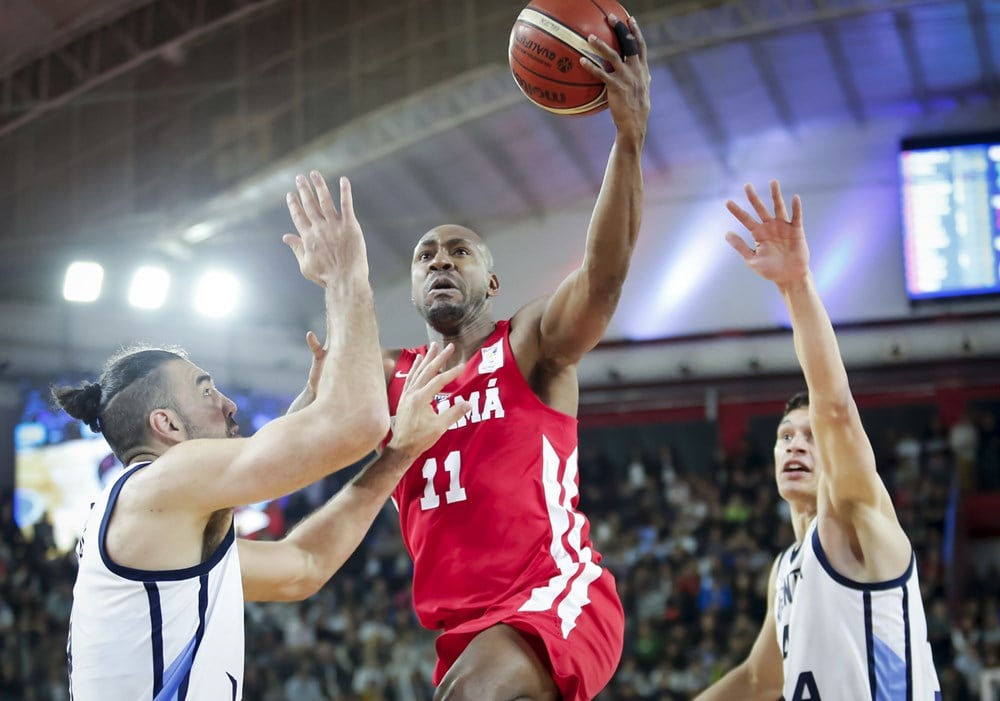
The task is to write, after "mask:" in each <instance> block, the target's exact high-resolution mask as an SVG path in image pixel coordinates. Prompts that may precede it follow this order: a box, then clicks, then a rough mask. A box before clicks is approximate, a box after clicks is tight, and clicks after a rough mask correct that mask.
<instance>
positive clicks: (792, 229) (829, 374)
mask: <svg viewBox="0 0 1000 701" xmlns="http://www.w3.org/2000/svg"><path fill="white" fill-rule="evenodd" d="M746 194H747V198H748V200H749V202H750V204H751V206H752V207H753V209H754V211H755V212H756V214H757V217H759V221H758V219H757V218H755V217H753V216H752V215H751V214H749V213H748V212H746V211H744V210H743V209H742V208H740V207H739V206H738V205H736V204H735V203H734V202H732V201H730V202H728V203H727V207H728V208H729V211H730V212H731V213H732V214H733V215H734V216H735V217H736V218H737V219H738V220H739V221H740V223H742V224H743V225H744V226H745V227H746V228H747V229H748V230H749V231H750V234H751V236H752V237H753V239H754V241H755V244H756V245H755V247H753V248H751V247H750V246H749V245H748V244H747V243H746V242H745V241H744V240H743V239H742V238H741V237H740V236H738V235H736V234H734V233H732V232H730V233H728V234H727V235H726V240H727V241H728V242H729V244H730V245H731V246H732V247H733V248H734V249H736V251H737V252H738V253H739V254H740V255H741V256H742V257H743V260H744V261H745V262H746V264H747V266H748V267H749V268H750V269H751V270H753V271H754V272H755V273H757V274H758V275H760V276H761V277H763V278H764V279H765V280H770V281H771V282H773V283H774V284H775V285H777V287H778V290H779V292H780V293H781V296H782V297H783V298H784V300H785V304H786V306H787V308H788V313H789V316H790V317H791V323H792V332H793V339H794V343H795V353H796V355H797V357H798V360H799V363H800V365H801V366H802V370H803V373H804V375H805V380H806V386H807V387H808V394H805V393H803V394H800V395H796V396H795V397H793V398H792V400H791V401H789V403H788V405H787V407H786V411H785V414H784V416H783V417H782V419H781V422H780V423H779V425H778V431H777V440H776V441H775V446H774V463H775V473H776V475H775V477H776V480H777V483H778V491H779V493H780V494H781V497H782V498H783V499H784V500H785V501H787V502H788V504H789V506H790V507H791V512H792V526H793V528H794V530H795V540H796V542H795V544H794V545H793V546H791V547H790V548H788V550H786V551H785V552H783V553H782V554H781V555H780V556H779V557H778V558H777V560H776V561H775V564H774V567H773V569H772V571H771V579H770V585H769V587H768V609H767V616H766V618H765V620H764V625H763V627H762V628H761V631H760V634H759V635H758V637H757V640H756V642H755V643H754V646H753V648H752V650H751V651H750V655H749V656H748V657H747V659H746V660H745V661H744V662H743V663H742V664H740V665H739V666H737V667H736V668H735V669H733V670H732V671H730V672H729V673H728V674H727V675H726V676H724V677H723V678H722V679H720V680H719V681H718V682H716V683H715V684H713V685H712V686H711V687H710V688H709V689H707V690H706V691H704V692H703V693H702V694H701V695H699V696H698V697H697V699H696V701H713V700H715V699H735V698H739V699H746V700H748V701H753V700H754V699H759V700H760V701H775V699H777V698H779V697H781V698H783V699H785V701H806V700H810V701H819V700H822V701H860V700H861V699H871V701H934V700H935V699H940V698H941V692H940V686H939V684H938V679H937V673H936V671H935V669H934V662H933V660H932V658H931V650H930V646H929V645H928V643H927V623H926V619H925V616H924V607H923V603H922V602H921V599H920V587H919V584H918V582H917V568H916V562H915V559H914V555H913V548H912V546H911V544H910V541H909V538H907V536H906V533H905V532H904V531H903V529H902V527H901V526H900V524H899V521H898V519H897V518H896V512H895V510H894V508H893V505H892V500H891V499H890V497H889V493H888V491H887V490H886V488H885V485H884V484H883V483H882V480H881V478H880V477H879V475H878V472H877V470H876V465H875V455H874V453H873V451H872V447H871V443H870V442H869V440H868V436H867V435H866V434H865V431H864V428H863V426H862V425H861V419H860V417H859V414H858V409H857V406H856V404H855V402H854V398H853V396H852V395H851V390H850V387H849V385H848V379H847V371H846V370H845V368H844V363H843V360H842V359H841V357H840V350H839V348H838V346H837V339H836V336H835V335H834V330H833V326H832V324H831V323H830V319H829V316H828V315H827V313H826V310H825V308H824V307H823V304H822V302H821V301H820V298H819V294H818V293H817V290H816V286H815V283H814V281H813V277H812V273H811V272H810V269H809V249H808V247H807V245H806V239H805V231H804V229H803V225H802V204H801V201H800V200H799V198H798V196H796V197H795V198H793V200H792V216H791V218H790V219H789V217H788V213H787V211H786V208H785V202H784V200H783V198H782V195H781V190H780V188H779V186H778V183H777V181H772V182H771V196H772V199H773V201H774V212H773V213H772V212H771V211H769V210H768V208H767V207H766V206H765V205H764V203H763V202H762V201H761V200H760V198H759V197H758V196H757V193H756V192H755V191H754V189H753V187H751V186H749V185H748V186H747V187H746Z"/></svg>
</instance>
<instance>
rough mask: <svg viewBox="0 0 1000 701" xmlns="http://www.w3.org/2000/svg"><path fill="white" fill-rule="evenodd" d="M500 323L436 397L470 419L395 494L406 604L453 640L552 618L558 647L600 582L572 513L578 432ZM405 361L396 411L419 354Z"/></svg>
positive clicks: (396, 380) (394, 398)
mask: <svg viewBox="0 0 1000 701" xmlns="http://www.w3.org/2000/svg"><path fill="white" fill-rule="evenodd" d="M509 326H510V324H509V322H507V321H501V322H499V323H498V324H497V327H496V329H495V331H494V332H493V334H492V335H491V336H490V337H489V338H488V339H487V340H486V341H485V343H484V344H483V346H482V348H480V350H479V352H478V353H477V354H476V355H475V356H473V357H472V358H471V359H470V360H469V361H468V362H467V364H466V366H465V371H464V372H463V373H462V375H461V376H459V378H458V379H457V380H455V381H454V382H453V383H452V384H451V385H449V386H447V387H445V388H444V390H443V391H442V393H441V394H439V395H438V397H437V402H438V411H439V412H440V411H441V410H443V409H446V408H447V407H449V406H451V405H452V404H453V403H454V402H455V401H458V398H459V397H461V398H463V399H466V400H468V401H469V403H470V404H472V411H471V412H470V413H469V414H467V415H466V416H465V417H464V418H462V419H461V420H459V421H458V422H457V423H456V424H454V425H452V426H451V427H450V428H449V429H448V431H446V432H445V434H444V436H442V437H441V439H440V440H438V442H437V443H436V444H435V445H434V446H433V447H432V448H431V449H430V450H428V451H427V452H426V453H424V454H423V455H421V456H420V457H419V458H418V459H417V460H416V461H415V462H414V464H413V466H412V467H411V468H410V470H409V471H408V472H407V473H406V475H405V476H404V477H403V479H402V481H401V482H400V483H399V485H398V486H397V488H396V490H395V492H394V495H393V500H394V501H395V503H396V506H397V508H398V509H399V518H400V524H401V526H402V532H403V538H404V540H405V542H406V547H407V548H408V549H409V552H410V555H411V557H412V558H413V562H414V573H413V601H414V606H415V608H416V611H417V616H418V617H419V619H420V622H421V623H422V624H423V625H424V626H426V627H428V628H445V629H447V628H452V627H454V626H457V625H460V624H462V623H464V622H466V621H470V620H473V619H477V618H480V617H482V616H483V615H484V614H485V613H486V612H487V610H489V609H491V608H492V607H496V606H498V605H503V606H504V607H512V608H513V609H514V610H520V611H548V610H552V611H554V612H555V613H556V614H557V615H558V617H559V622H560V626H561V632H562V635H563V637H564V638H566V637H568V636H569V634H570V632H571V631H572V630H573V628H574V627H575V625H576V623H577V618H578V616H579V615H580V613H581V611H582V609H583V608H584V607H586V606H587V604H588V603H589V598H588V588H589V587H590V585H591V584H592V583H593V582H594V581H595V580H597V579H598V578H599V577H600V576H601V574H602V568H601V567H599V566H598V563H599V562H600V560H601V556H600V555H599V554H598V553H597V552H596V551H595V550H594V548H593V545H592V544H591V542H590V538H589V530H590V526H589V523H588V522H587V519H586V517H585V516H584V515H583V514H582V513H580V512H579V511H577V508H576V506H577V502H578V500H579V489H578V476H577V421H576V419H575V418H573V417H571V416H567V415H566V414H562V413H560V412H558V411H555V410H554V409H552V408H551V407H549V406H547V405H545V404H544V403H542V402H541V401H540V400H539V399H538V397H537V396H536V395H535V393H534V392H533V391H532V390H531V388H530V387H529V386H528V383H527V382H526V381H525V379H524V377H523V376H522V375H521V372H520V370H519V369H518V367H517V363H516V362H515V361H514V357H513V354H512V352H511V347H510V340H509ZM424 352H426V347H422V348H419V349H409V350H404V351H402V354H401V355H400V358H399V361H398V363H397V365H396V371H395V373H394V375H393V378H392V380H391V382H390V385H389V403H390V408H391V412H392V414H393V415H395V411H396V405H397V403H398V401H399V395H400V393H401V391H402V386H403V382H404V379H405V377H406V374H407V372H408V371H409V369H410V367H411V366H412V364H413V359H414V356H415V354H416V353H421V354H423V353H424Z"/></svg>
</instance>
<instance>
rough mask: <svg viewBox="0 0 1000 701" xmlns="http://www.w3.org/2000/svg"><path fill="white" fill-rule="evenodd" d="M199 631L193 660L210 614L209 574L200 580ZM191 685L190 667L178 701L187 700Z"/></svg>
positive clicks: (179, 691) (196, 634)
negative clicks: (206, 617)
mask: <svg viewBox="0 0 1000 701" xmlns="http://www.w3.org/2000/svg"><path fill="white" fill-rule="evenodd" d="M198 584H199V585H200V586H199V587H198V630H197V631H196V632H195V634H194V652H193V653H192V654H191V657H192V659H193V658H194V656H195V655H197V654H198V648H199V647H200V646H201V639H202V638H204V637H205V616H206V615H207V613H208V574H203V575H201V577H199V578H198ZM190 683H191V668H190V667H188V670H187V674H185V675H184V680H183V681H182V682H181V686H180V688H179V689H178V690H177V701H184V699H186V698H187V693H188V685H189V684H190Z"/></svg>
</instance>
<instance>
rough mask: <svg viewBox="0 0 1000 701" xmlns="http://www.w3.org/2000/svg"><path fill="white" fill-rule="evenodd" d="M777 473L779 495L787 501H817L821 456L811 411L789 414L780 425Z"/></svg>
mask: <svg viewBox="0 0 1000 701" xmlns="http://www.w3.org/2000/svg"><path fill="white" fill-rule="evenodd" d="M774 472H775V475H774V476H775V480H776V481H777V483H778V493H779V494H780V495H781V498H782V499H784V500H785V501H798V500H807V501H809V500H811V501H812V502H813V503H815V501H816V488H817V484H818V482H819V453H818V451H817V450H816V443H815V441H814V440H813V434H812V426H811V425H810V423H809V409H808V407H802V408H800V409H794V410H792V411H790V412H788V415H787V416H785V418H783V419H782V420H781V423H780V424H778V433H777V438H776V440H775V443H774Z"/></svg>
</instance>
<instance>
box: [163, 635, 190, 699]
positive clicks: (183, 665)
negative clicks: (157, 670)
mask: <svg viewBox="0 0 1000 701" xmlns="http://www.w3.org/2000/svg"><path fill="white" fill-rule="evenodd" d="M197 644H198V636H197V635H195V636H192V637H191V639H190V640H189V641H188V644H187V645H185V646H184V649H183V650H181V654H179V655H178V656H177V659H175V660H174V661H173V662H171V663H170V666H169V667H167V671H166V672H164V674H163V689H162V690H161V691H160V693H158V694H157V695H156V696H154V697H153V701H173V700H174V699H176V698H177V689H178V687H180V685H181V682H182V681H184V680H185V679H187V676H188V674H190V672H191V666H192V665H193V664H194V650H195V647H196V646H197Z"/></svg>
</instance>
